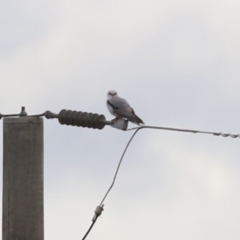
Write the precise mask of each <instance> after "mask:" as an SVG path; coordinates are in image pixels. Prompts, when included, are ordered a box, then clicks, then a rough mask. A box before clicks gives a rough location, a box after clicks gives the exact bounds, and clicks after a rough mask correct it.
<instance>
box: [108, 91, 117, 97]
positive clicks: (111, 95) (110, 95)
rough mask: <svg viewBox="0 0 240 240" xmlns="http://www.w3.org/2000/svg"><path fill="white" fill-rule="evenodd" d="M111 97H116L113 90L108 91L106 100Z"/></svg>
mask: <svg viewBox="0 0 240 240" xmlns="http://www.w3.org/2000/svg"><path fill="white" fill-rule="evenodd" d="M113 96H117V92H116V91H115V90H110V91H108V93H107V98H108V99H111V98H112V97H113Z"/></svg>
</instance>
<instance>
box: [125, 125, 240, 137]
mask: <svg viewBox="0 0 240 240" xmlns="http://www.w3.org/2000/svg"><path fill="white" fill-rule="evenodd" d="M144 128H147V129H158V130H167V131H177V132H188V133H202V134H211V135H214V136H221V137H231V138H240V134H231V133H222V132H208V131H199V130H191V129H182V128H170V127H158V126H146V125H144V126H140V127H135V128H130V129H127V130H126V131H131V130H136V129H144Z"/></svg>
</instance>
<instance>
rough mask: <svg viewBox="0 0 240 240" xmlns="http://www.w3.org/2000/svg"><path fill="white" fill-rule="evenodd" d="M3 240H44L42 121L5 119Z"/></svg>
mask: <svg viewBox="0 0 240 240" xmlns="http://www.w3.org/2000/svg"><path fill="white" fill-rule="evenodd" d="M3 145H4V146H3V219H2V228H3V235H2V240H17V239H18V240H43V239H44V225H43V222H44V221H43V119H42V118H38V117H27V116H25V117H19V118H4V119H3Z"/></svg>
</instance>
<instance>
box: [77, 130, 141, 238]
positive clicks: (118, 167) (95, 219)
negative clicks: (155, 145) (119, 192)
mask: <svg viewBox="0 0 240 240" xmlns="http://www.w3.org/2000/svg"><path fill="white" fill-rule="evenodd" d="M141 129H142V128H141V127H139V128H137V129H136V131H135V132H134V133H133V135H132V136H131V138H130V139H129V141H128V143H127V145H126V147H125V149H124V151H123V153H122V156H121V158H120V160H119V163H118V166H117V169H116V171H115V174H114V177H113V181H112V184H111V185H110V187H109V188H108V190H107V192H106V194H105V195H104V197H103V199H102V201H101V203H100V205H99V206H98V207H97V209H98V208H99V210H100V211H99V212H98V211H97V209H96V211H95V215H94V217H93V219H92V224H91V225H90V227H89V229H88V231H87V232H86V234H85V235H84V237H83V238H82V240H84V239H86V237H87V236H88V234H89V232H90V231H91V229H92V227H93V225H94V224H95V222H96V221H97V218H98V217H99V216H100V215H101V212H102V211H103V206H104V205H103V202H104V201H105V199H106V198H107V196H108V194H109V192H110V191H111V189H112V188H113V186H114V184H115V182H116V178H117V175H118V172H119V169H120V166H121V163H122V160H123V157H124V155H125V153H126V151H127V149H128V147H129V145H130V143H131V142H132V140H133V138H134V136H135V135H136V134H137V132H138V131H139V130H141Z"/></svg>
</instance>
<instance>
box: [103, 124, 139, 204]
mask: <svg viewBox="0 0 240 240" xmlns="http://www.w3.org/2000/svg"><path fill="white" fill-rule="evenodd" d="M140 129H141V128H137V130H136V131H135V132H134V133H133V135H132V137H131V138H130V140H129V141H128V143H127V146H126V147H125V149H124V151H123V154H122V156H121V158H120V161H119V163H118V166H117V170H116V172H115V174H114V178H113V181H112V184H111V186H110V187H109V189H108V191H107V193H106V194H105V196H104V197H103V200H102V201H101V203H100V205H102V204H103V202H104V200H105V199H106V197H107V195H108V193H109V192H110V191H111V189H112V187H113V185H114V183H115V181H116V178H117V174H118V171H119V168H120V166H121V163H122V160H123V157H124V155H125V153H126V151H127V149H128V147H129V145H130V143H131V141H132V140H133V138H134V136H135V135H136V134H137V132H138V131H139V130H140Z"/></svg>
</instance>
